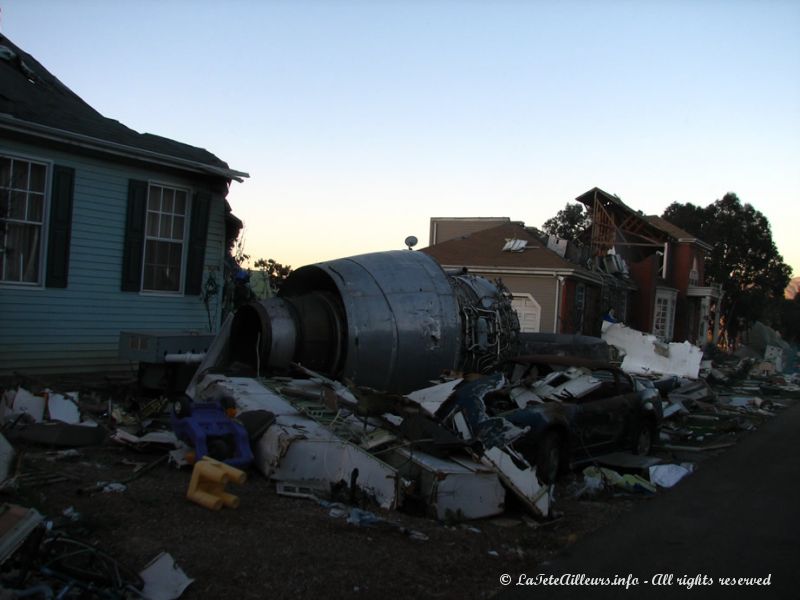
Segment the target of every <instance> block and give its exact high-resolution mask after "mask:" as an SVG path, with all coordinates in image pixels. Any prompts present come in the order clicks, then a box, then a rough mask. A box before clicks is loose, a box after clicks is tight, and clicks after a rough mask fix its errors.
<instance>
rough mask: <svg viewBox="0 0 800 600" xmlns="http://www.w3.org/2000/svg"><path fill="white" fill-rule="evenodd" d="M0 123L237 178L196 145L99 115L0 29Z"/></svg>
mask: <svg viewBox="0 0 800 600" xmlns="http://www.w3.org/2000/svg"><path fill="white" fill-rule="evenodd" d="M0 129H5V130H7V131H15V132H18V133H22V134H25V135H33V136H36V137H39V138H45V139H48V140H54V141H59V142H64V143H68V144H76V145H80V146H82V147H88V148H93V149H96V150H102V151H104V152H107V153H111V154H117V155H123V156H126V157H129V158H135V159H139V160H144V161H146V162H157V163H161V164H167V165H168V166H172V167H176V168H183V169H186V170H190V171H200V172H205V173H208V174H212V175H217V176H222V177H225V178H227V179H236V180H241V178H242V177H247V174H246V173H242V172H239V171H234V170H232V169H230V168H229V167H228V165H227V163H225V162H224V161H222V160H220V159H219V158H217V157H216V156H214V155H213V154H212V153H211V152H208V151H207V150H204V149H202V148H197V147H194V146H190V145H188V144H183V143H181V142H176V141H175V140H171V139H168V138H165V137H161V136H158V135H152V134H149V133H138V132H136V131H134V130H133V129H130V128H128V127H126V126H125V125H123V124H122V123H120V122H119V121H115V120H113V119H109V118H106V117H104V116H103V115H101V114H100V113H99V112H97V111H96V110H95V109H93V108H92V107H91V106H89V105H88V104H87V103H86V102H84V101H83V100H82V99H81V98H80V97H79V96H78V95H77V94H75V93H74V92H72V90H70V89H69V88H68V87H67V86H66V85H64V84H63V83H61V81H59V80H58V79H57V78H56V77H55V76H54V75H53V74H51V73H50V72H49V71H48V70H47V69H45V68H44V67H43V66H42V65H41V64H40V63H39V62H38V61H37V60H36V59H35V58H33V57H32V56H31V55H30V54H27V53H26V52H25V51H23V50H21V49H20V48H18V47H17V46H16V45H15V44H14V43H13V42H11V40H9V39H8V38H7V37H5V36H3V35H0Z"/></svg>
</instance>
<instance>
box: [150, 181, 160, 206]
mask: <svg viewBox="0 0 800 600" xmlns="http://www.w3.org/2000/svg"><path fill="white" fill-rule="evenodd" d="M147 210H161V188H160V187H158V186H157V185H151V186H150V190H149V191H148V192H147Z"/></svg>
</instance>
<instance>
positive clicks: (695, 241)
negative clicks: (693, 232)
mask: <svg viewBox="0 0 800 600" xmlns="http://www.w3.org/2000/svg"><path fill="white" fill-rule="evenodd" d="M678 241H679V242H682V243H684V244H696V245H697V246H700V247H701V248H702V249H703V250H707V251H708V252H711V251H712V250H713V249H714V247H713V246H712V245H711V244H709V243H707V242H704V241H703V240H698V239H697V238H678Z"/></svg>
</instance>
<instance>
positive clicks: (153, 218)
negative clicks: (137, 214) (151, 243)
mask: <svg viewBox="0 0 800 600" xmlns="http://www.w3.org/2000/svg"><path fill="white" fill-rule="evenodd" d="M147 235H149V236H157V235H158V213H157V212H151V211H147Z"/></svg>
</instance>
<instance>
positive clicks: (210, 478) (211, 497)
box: [186, 456, 247, 510]
mask: <svg viewBox="0 0 800 600" xmlns="http://www.w3.org/2000/svg"><path fill="white" fill-rule="evenodd" d="M245 481H247V473H245V472H244V471H241V470H239V469H236V468H234V467H231V466H230V465H226V464H225V463H221V462H219V461H218V460H214V459H213V458H209V457H208V456H206V457H204V458H203V459H202V460H199V461H198V462H196V463H195V465H194V470H193V471H192V480H191V481H190V482H189V491H188V492H187V493H186V497H187V498H188V499H189V500H191V501H192V502H196V503H197V504H199V505H200V506H204V507H206V508H209V509H211V510H219V509H221V508H222V507H223V506H227V507H228V508H237V507H238V506H239V497H238V496H234V495H233V494H229V493H228V492H226V491H225V486H226V485H227V484H228V482H232V483H236V484H238V485H242V484H243V483H244V482H245Z"/></svg>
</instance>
